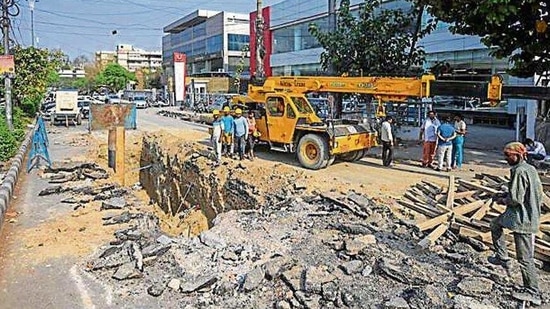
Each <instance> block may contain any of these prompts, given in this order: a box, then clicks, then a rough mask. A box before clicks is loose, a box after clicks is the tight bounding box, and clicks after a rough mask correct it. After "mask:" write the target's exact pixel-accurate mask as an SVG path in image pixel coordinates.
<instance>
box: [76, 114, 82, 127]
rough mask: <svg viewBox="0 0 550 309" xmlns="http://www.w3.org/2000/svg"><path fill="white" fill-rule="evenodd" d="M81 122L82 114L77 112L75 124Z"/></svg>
mask: <svg viewBox="0 0 550 309" xmlns="http://www.w3.org/2000/svg"><path fill="white" fill-rule="evenodd" d="M81 124H82V116H81V115H80V114H79V115H78V116H76V125H78V126H79V125H81Z"/></svg>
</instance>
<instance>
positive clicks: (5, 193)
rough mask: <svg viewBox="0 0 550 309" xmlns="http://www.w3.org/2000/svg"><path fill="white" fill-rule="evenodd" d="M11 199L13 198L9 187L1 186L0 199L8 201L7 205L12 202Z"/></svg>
mask: <svg viewBox="0 0 550 309" xmlns="http://www.w3.org/2000/svg"><path fill="white" fill-rule="evenodd" d="M10 199H11V195H10V191H9V190H8V188H5V187H0V200H2V201H4V203H6V206H7V205H8V203H9V202H10Z"/></svg>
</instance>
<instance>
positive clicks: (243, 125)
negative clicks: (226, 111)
mask: <svg viewBox="0 0 550 309" xmlns="http://www.w3.org/2000/svg"><path fill="white" fill-rule="evenodd" d="M234 122H235V145H236V146H237V151H238V152H239V160H242V159H244V152H245V147H246V141H247V140H248V120H246V118H244V117H243V111H242V110H241V109H240V108H237V109H236V110H235V120H234Z"/></svg>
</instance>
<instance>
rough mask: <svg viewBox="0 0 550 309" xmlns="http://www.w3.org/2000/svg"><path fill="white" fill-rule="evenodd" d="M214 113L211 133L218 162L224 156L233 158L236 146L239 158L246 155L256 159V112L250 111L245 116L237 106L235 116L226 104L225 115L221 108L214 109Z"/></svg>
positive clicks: (241, 158)
mask: <svg viewBox="0 0 550 309" xmlns="http://www.w3.org/2000/svg"><path fill="white" fill-rule="evenodd" d="M212 115H213V117H214V121H213V123H212V128H211V133H210V142H211V144H212V146H213V148H214V150H215V153H216V162H217V163H220V162H221V159H222V156H227V157H230V158H233V157H234V154H235V148H236V149H237V154H238V158H239V160H243V159H244V158H245V157H247V158H248V159H250V160H251V161H252V160H254V144H255V142H256V138H257V137H258V131H257V130H256V119H255V118H254V113H253V112H252V111H249V112H248V113H247V117H246V118H245V117H243V111H242V109H240V108H237V109H235V111H234V117H233V115H232V114H231V108H230V107H229V106H225V107H224V108H223V116H222V115H221V113H220V111H219V110H214V111H213V113H212Z"/></svg>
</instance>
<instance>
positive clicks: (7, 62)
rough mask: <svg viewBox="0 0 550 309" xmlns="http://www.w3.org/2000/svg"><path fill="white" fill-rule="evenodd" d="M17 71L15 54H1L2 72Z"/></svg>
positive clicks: (11, 72)
mask: <svg viewBox="0 0 550 309" xmlns="http://www.w3.org/2000/svg"><path fill="white" fill-rule="evenodd" d="M4 73H10V74H14V73H15V61H14V58H13V55H5V56H0V74H4Z"/></svg>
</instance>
